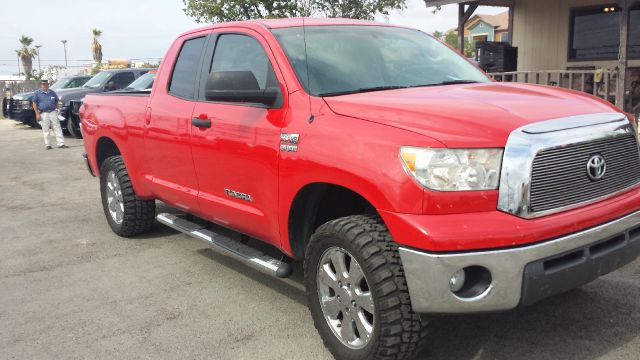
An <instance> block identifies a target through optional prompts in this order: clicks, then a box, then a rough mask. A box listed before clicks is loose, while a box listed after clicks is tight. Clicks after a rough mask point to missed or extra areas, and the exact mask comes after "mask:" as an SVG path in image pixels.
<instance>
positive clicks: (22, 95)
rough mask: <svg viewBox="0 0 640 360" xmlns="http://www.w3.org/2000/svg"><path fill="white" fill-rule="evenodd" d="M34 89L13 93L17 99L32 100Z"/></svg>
mask: <svg viewBox="0 0 640 360" xmlns="http://www.w3.org/2000/svg"><path fill="white" fill-rule="evenodd" d="M33 93H34V92H33V91H31V92H26V93H20V94H15V95H13V98H14V99H15V100H31V99H33Z"/></svg>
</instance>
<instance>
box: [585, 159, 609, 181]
mask: <svg viewBox="0 0 640 360" xmlns="http://www.w3.org/2000/svg"><path fill="white" fill-rule="evenodd" d="M606 172H607V162H606V161H605V160H604V157H602V155H593V156H592V157H591V158H590V159H589V161H587V175H589V179H591V180H593V181H596V180H600V179H602V178H603V177H604V174H605V173H606Z"/></svg>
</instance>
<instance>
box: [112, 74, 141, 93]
mask: <svg viewBox="0 0 640 360" xmlns="http://www.w3.org/2000/svg"><path fill="white" fill-rule="evenodd" d="M135 79H136V78H135V76H133V73H132V72H128V71H127V72H121V73H117V74H116V75H115V76H114V77H113V82H115V86H116V89H117V90H120V89H123V88H124V87H126V86H127V85H129V84H131V83H132V82H133V80H135Z"/></svg>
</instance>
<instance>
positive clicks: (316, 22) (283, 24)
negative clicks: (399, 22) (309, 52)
mask: <svg viewBox="0 0 640 360" xmlns="http://www.w3.org/2000/svg"><path fill="white" fill-rule="evenodd" d="M303 25H304V26H327V25H368V26H389V27H397V26H396V25H392V24H386V23H381V22H376V21H368V20H355V19H344V18H301V17H297V18H283V19H256V20H245V21H233V22H223V23H217V24H212V25H207V26H203V27H200V28H197V29H193V30H191V31H187V32H186V33H184V34H182V35H186V34H191V33H194V32H198V31H204V30H211V29H216V28H220V27H232V26H244V27H256V26H260V27H266V28H268V29H278V28H287V27H299V26H303Z"/></svg>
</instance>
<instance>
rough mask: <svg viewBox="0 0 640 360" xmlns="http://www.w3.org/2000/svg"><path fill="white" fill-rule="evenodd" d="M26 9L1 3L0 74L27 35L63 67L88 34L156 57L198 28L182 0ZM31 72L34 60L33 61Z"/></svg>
mask: <svg viewBox="0 0 640 360" xmlns="http://www.w3.org/2000/svg"><path fill="white" fill-rule="evenodd" d="M27 3H28V10H27V8H25V5H24V3H22V2H19V1H2V4H1V5H0V8H1V9H2V10H1V11H0V29H1V30H0V75H10V74H17V72H18V59H17V55H16V53H15V50H16V49H18V48H19V47H20V43H19V42H18V38H19V37H20V36H21V35H23V34H24V35H27V36H29V37H31V38H33V39H34V40H35V41H34V44H33V45H42V47H41V48H40V60H41V64H42V67H45V66H47V65H64V48H63V45H62V43H61V42H60V40H67V59H68V60H69V65H81V64H86V63H89V62H90V61H91V39H92V35H91V30H92V29H93V28H98V29H100V30H102V32H103V33H102V38H101V40H100V41H101V44H102V52H103V58H104V59H147V58H149V59H151V60H155V61H157V59H159V58H161V57H163V56H164V53H165V52H166V50H167V48H168V47H169V45H170V44H171V42H172V41H173V40H174V38H175V37H176V36H177V35H179V34H180V33H182V32H184V31H187V30H190V29H192V28H195V27H198V26H202V25H203V24H198V23H196V22H195V21H194V20H192V19H191V18H189V17H187V16H186V15H185V14H184V12H183V11H182V9H183V7H184V5H183V3H182V0H109V1H104V0H102V1H98V0H84V1H77V0H55V1H51V0H29V1H28V2H27ZM504 10H505V9H502V8H495V7H480V8H479V9H478V10H476V14H478V13H480V14H495V13H498V12H501V11H504ZM378 20H380V21H388V22H390V23H393V24H398V25H403V26H409V27H414V28H417V29H420V30H423V31H426V32H429V33H432V32H434V31H436V30H439V31H446V30H448V29H451V28H453V27H455V26H456V24H457V6H455V5H449V6H445V7H443V8H442V10H441V11H440V12H438V13H437V14H435V15H434V14H432V9H427V8H426V7H425V5H424V2H423V1H422V0H408V1H407V8H406V9H405V10H402V11H394V12H393V13H392V14H391V15H390V16H389V17H388V18H382V17H380V18H379V19H378ZM33 64H34V69H37V68H38V60H37V58H36V59H34V62H33Z"/></svg>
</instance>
